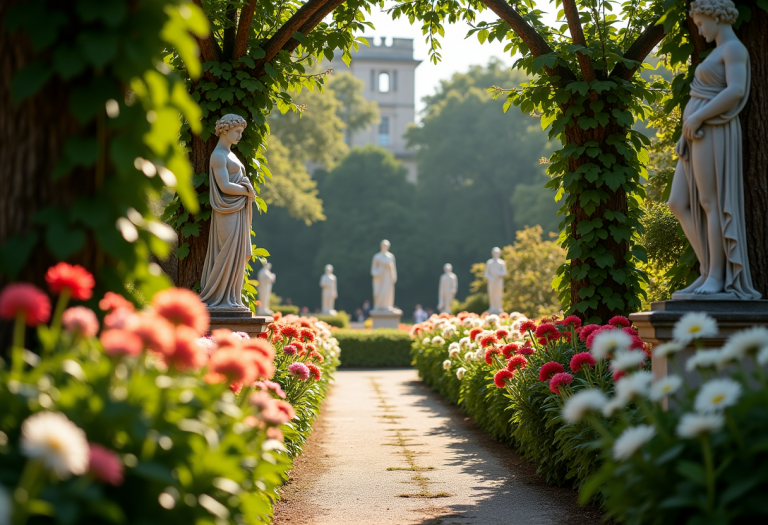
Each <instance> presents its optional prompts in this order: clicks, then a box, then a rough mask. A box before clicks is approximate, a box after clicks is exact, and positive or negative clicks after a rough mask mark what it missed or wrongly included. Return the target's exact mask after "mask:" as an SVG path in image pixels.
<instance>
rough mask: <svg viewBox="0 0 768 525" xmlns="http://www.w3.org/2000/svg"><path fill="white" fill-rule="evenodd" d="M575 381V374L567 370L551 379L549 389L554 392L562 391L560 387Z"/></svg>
mask: <svg viewBox="0 0 768 525" xmlns="http://www.w3.org/2000/svg"><path fill="white" fill-rule="evenodd" d="M571 383H573V376H572V375H571V374H569V373H567V372H560V373H559V374H555V375H554V376H552V379H550V380H549V389H550V390H551V391H552V393H554V394H559V393H560V387H562V386H565V385H570V384H571Z"/></svg>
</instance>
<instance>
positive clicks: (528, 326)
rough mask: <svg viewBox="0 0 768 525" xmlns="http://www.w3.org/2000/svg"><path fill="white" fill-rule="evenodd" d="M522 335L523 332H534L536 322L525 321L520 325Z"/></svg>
mask: <svg viewBox="0 0 768 525" xmlns="http://www.w3.org/2000/svg"><path fill="white" fill-rule="evenodd" d="M519 330H520V333H522V332H532V331H534V330H536V321H523V322H522V323H520V329H519Z"/></svg>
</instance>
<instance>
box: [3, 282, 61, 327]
mask: <svg viewBox="0 0 768 525" xmlns="http://www.w3.org/2000/svg"><path fill="white" fill-rule="evenodd" d="M19 314H23V315H24V321H25V322H26V323H27V325H29V326H37V325H39V324H40V323H45V322H47V321H48V319H50V317H51V301H50V299H48V296H47V295H45V293H43V291H42V290H41V289H40V288H38V287H37V286H34V285H32V284H27V283H16V284H9V285H8V286H6V287H5V288H4V289H3V291H2V292H0V317H1V318H3V319H9V320H13V319H16V317H17V316H18V315H19Z"/></svg>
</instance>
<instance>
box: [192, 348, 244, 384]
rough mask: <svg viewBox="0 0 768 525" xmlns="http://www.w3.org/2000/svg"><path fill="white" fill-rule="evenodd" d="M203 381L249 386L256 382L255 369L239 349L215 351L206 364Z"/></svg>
mask: <svg viewBox="0 0 768 525" xmlns="http://www.w3.org/2000/svg"><path fill="white" fill-rule="evenodd" d="M205 380H206V381H207V382H209V383H223V382H225V381H227V382H229V383H243V384H251V383H253V382H254V381H255V380H256V369H255V367H254V363H253V360H252V359H247V358H246V356H244V355H243V351H242V350H241V349H235V348H225V349H223V350H217V351H216V352H214V353H213V355H212V356H211V360H210V361H209V362H208V373H207V374H205Z"/></svg>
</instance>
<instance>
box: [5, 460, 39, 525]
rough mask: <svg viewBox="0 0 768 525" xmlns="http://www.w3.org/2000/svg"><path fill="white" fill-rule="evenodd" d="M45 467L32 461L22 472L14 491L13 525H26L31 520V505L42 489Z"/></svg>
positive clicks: (28, 462) (36, 461) (37, 461)
mask: <svg viewBox="0 0 768 525" xmlns="http://www.w3.org/2000/svg"><path fill="white" fill-rule="evenodd" d="M44 474H45V467H44V466H43V464H42V462H41V461H39V460H33V459H30V460H29V461H27V464H26V465H24V470H23V471H22V472H21V479H19V485H18V486H17V487H16V490H15V491H14V500H15V505H14V512H13V519H12V523H13V525H25V524H26V523H27V520H28V519H29V515H30V512H29V503H30V502H31V501H32V500H34V499H35V497H36V496H37V494H38V492H40V489H41V488H42V482H43V476H44Z"/></svg>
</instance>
